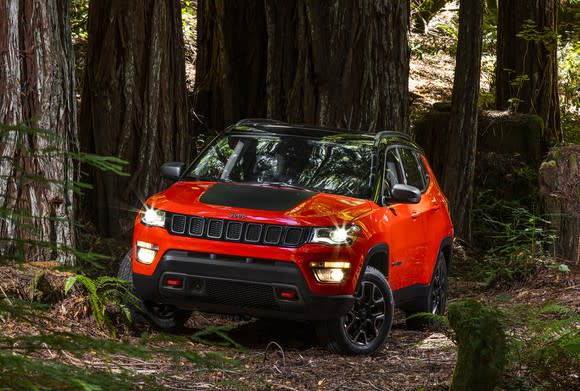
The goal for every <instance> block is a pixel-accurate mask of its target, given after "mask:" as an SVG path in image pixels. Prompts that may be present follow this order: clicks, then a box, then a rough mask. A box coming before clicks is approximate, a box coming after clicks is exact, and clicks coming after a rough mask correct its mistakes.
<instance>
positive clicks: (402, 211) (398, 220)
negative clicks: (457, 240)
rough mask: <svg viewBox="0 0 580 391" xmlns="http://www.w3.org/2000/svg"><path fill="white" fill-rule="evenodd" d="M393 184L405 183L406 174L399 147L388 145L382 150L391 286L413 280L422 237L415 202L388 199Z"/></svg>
mask: <svg viewBox="0 0 580 391" xmlns="http://www.w3.org/2000/svg"><path fill="white" fill-rule="evenodd" d="M396 184H406V176H405V171H404V169H403V163H402V159H401V156H400V155H399V148H396V147H391V148H389V149H387V151H386V154H385V164H384V173H383V196H384V204H385V208H386V210H385V213H387V214H388V215H389V220H390V227H391V229H390V241H389V252H390V260H389V262H390V263H389V283H390V284H391V288H392V289H393V290H397V289H400V288H403V287H405V286H408V285H412V283H413V281H412V280H410V279H409V276H410V275H412V274H413V267H415V265H416V264H417V263H418V262H420V256H421V252H420V251H421V246H422V242H423V237H422V235H421V234H419V232H418V230H419V228H418V227H419V222H418V220H417V218H416V213H417V207H416V205H414V204H405V203H398V202H394V201H389V197H390V195H391V193H390V191H391V189H392V187H393V186H394V185H396Z"/></svg>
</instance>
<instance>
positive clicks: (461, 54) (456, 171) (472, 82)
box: [441, 0, 483, 240]
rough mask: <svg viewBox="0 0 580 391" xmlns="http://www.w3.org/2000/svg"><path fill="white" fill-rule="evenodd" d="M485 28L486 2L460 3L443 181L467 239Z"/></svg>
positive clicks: (457, 227) (456, 220)
mask: <svg viewBox="0 0 580 391" xmlns="http://www.w3.org/2000/svg"><path fill="white" fill-rule="evenodd" d="M482 29H483V1H482V0H461V2H460V6H459V41H458V44H457V58H456V63H455V78H454V80H453V95H452V98H451V117H450V120H449V131H448V138H447V140H448V143H447V153H446V154H445V156H446V159H447V161H446V164H445V165H444V166H443V172H442V177H441V182H442V184H443V190H444V192H445V194H446V195H447V198H448V199H449V205H450V207H451V216H452V218H453V223H454V226H455V233H456V235H457V236H459V237H462V238H463V239H466V240H470V237H471V205H472V199H473V197H472V196H473V173H474V170H475V152H476V148H477V100H478V96H479V78H480V70H481V44H482Z"/></svg>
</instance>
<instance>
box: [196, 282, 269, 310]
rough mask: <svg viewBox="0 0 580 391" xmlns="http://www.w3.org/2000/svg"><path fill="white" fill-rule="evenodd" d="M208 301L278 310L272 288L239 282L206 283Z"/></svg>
mask: <svg viewBox="0 0 580 391" xmlns="http://www.w3.org/2000/svg"><path fill="white" fill-rule="evenodd" d="M206 289H207V299H206V301H208V302H210V303H215V304H226V305H235V306H238V307H246V308H264V309H278V304H277V303H276V299H275V298H274V292H273V290H272V287H271V286H268V285H260V284H252V283H247V282H238V281H224V280H210V279H208V280H207V281H206Z"/></svg>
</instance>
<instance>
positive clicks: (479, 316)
mask: <svg viewBox="0 0 580 391" xmlns="http://www.w3.org/2000/svg"><path fill="white" fill-rule="evenodd" d="M448 317H449V323H450V324H451V327H452V328H453V331H455V337H456V340H457V345H458V352H457V364H456V366H455V371H453V380H452V382H451V386H450V388H449V390H450V391H463V390H471V391H492V390H493V389H494V388H495V387H498V386H500V385H501V383H502V378H503V370H504V365H505V354H506V342H505V332H504V327H503V324H502V322H501V315H500V314H499V312H498V311H497V310H495V309H492V308H488V307H484V306H483V305H481V304H480V303H479V302H477V301H475V300H474V299H465V300H462V301H459V302H457V303H454V304H452V305H450V306H449V315H448Z"/></svg>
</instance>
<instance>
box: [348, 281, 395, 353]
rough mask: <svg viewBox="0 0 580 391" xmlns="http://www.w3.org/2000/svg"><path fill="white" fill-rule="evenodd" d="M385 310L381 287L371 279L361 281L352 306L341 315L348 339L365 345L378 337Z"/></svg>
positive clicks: (385, 304) (385, 303) (385, 302)
mask: <svg viewBox="0 0 580 391" xmlns="http://www.w3.org/2000/svg"><path fill="white" fill-rule="evenodd" d="M386 312H387V301H386V299H385V297H384V295H383V292H382V291H381V289H380V288H379V287H378V286H377V285H376V284H375V283H374V282H372V281H363V282H362V283H361V284H360V286H359V288H358V290H357V292H356V294H355V302H354V306H353V308H352V309H351V310H350V311H349V312H348V313H347V314H346V315H344V316H343V317H342V319H343V324H344V331H345V333H346V335H347V337H348V338H349V340H350V341H351V342H352V343H353V344H355V345H360V346H366V345H368V344H369V343H371V342H372V341H373V340H375V339H376V338H377V337H379V336H380V333H381V328H382V326H383V323H384V322H385V314H386Z"/></svg>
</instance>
